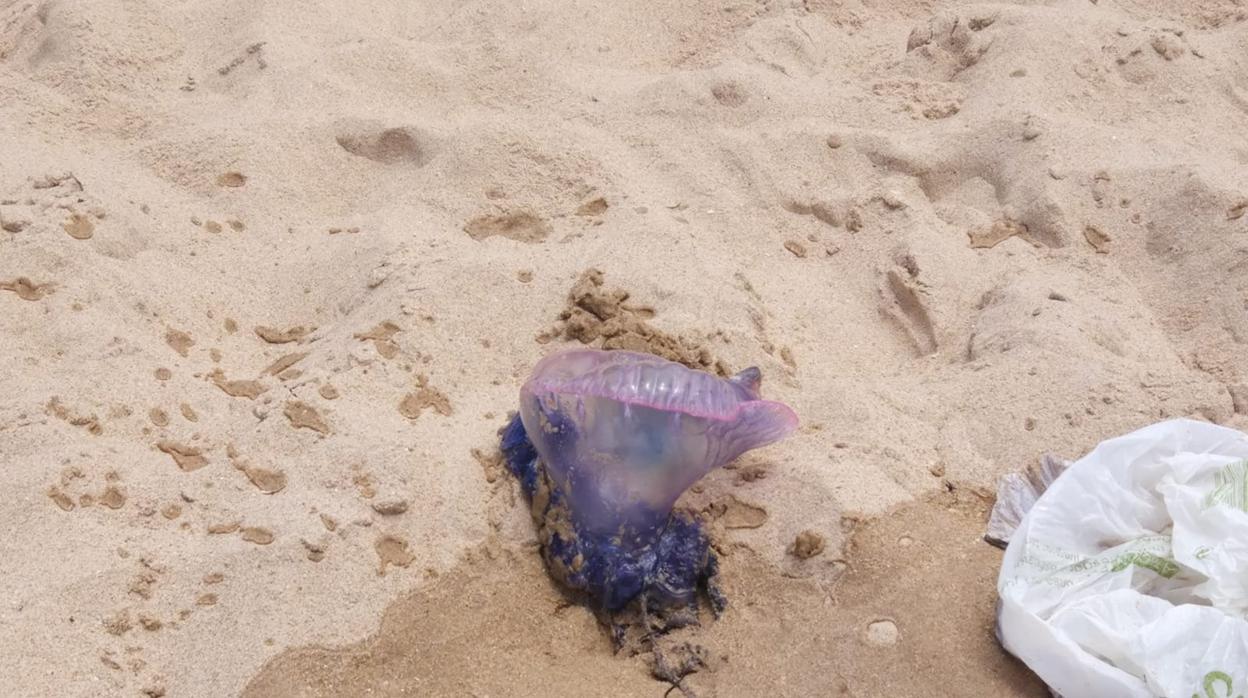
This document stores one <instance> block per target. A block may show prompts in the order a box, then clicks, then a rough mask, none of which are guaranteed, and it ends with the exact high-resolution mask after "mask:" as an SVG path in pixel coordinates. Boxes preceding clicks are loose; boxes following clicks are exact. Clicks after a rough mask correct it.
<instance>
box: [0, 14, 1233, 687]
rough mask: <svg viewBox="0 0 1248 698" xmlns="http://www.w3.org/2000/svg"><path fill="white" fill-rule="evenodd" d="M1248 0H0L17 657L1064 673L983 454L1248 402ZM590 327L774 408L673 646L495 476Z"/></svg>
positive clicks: (580, 682)
mask: <svg viewBox="0 0 1248 698" xmlns="http://www.w3.org/2000/svg"><path fill="white" fill-rule="evenodd" d="M1246 19H1248V8H1245V7H1244V4H1243V3H1242V2H1241V1H1240V0H1200V1H1199V2H1188V3H1170V2H1162V1H1161V0H1100V1H1099V2H1089V1H1088V0H1070V1H1061V2H1050V3H1021V4H992V5H963V4H955V3H940V2H918V1H911V0H901V1H899V2H883V1H875V0H844V1H838V0H805V1H800V0H793V1H783V2H732V1H727V2H724V1H720V2H709V1H702V0H694V1H686V2H661V3H620V2H606V1H605V0H581V1H574V2H557V1H556V0H534V1H532V2H516V3H479V2H469V3H439V2H420V3H416V2H400V1H398V0H376V1H372V2H365V3H348V2H336V3H327V2H321V3H311V2H286V3H276V2H233V1H232V2H224V3H220V2H218V3H207V2H184V3H175V4H170V3H158V2H152V1H150V0H129V1H127V2H119V3H72V2H64V1H60V2H58V1H45V2H40V1H36V0H9V1H8V2H5V3H3V4H0V346H2V347H3V354H2V355H3V357H4V366H5V368H4V370H3V371H0V396H3V397H0V488H2V490H3V491H4V492H5V498H4V506H3V507H0V530H2V531H3V532H4V535H3V536H2V537H0V557H2V558H3V559H4V566H3V571H0V590H2V591H3V594H2V595H0V596H2V599H0V626H2V627H4V628H6V629H7V632H6V633H5V637H4V638H3V639H0V643H2V644H0V647H2V648H3V652H2V655H0V656H3V657H5V661H3V662H0V685H4V686H5V687H6V689H5V690H6V692H9V693H10V694H11V695H31V696H34V695H55V696H113V695H116V696H146V697H149V698H153V697H157V696H233V695H247V696H254V697H261V696H359V695H384V696H391V695H413V696H415V695H421V696H425V695H456V696H469V695H471V696H487V695H490V696H501V695H517V696H545V695H579V696H622V695H627V696H656V697H657V696H663V695H665V694H666V693H667V692H668V691H669V690H671V689H673V683H672V682H671V681H666V680H663V679H662V678H657V677H656V674H660V675H661V674H664V673H665V672H664V671H662V669H663V668H664V667H665V666H667V667H668V668H670V666H671V665H672V664H673V663H674V662H675V663H679V661H680V660H681V659H688V658H689V657H696V658H697V659H699V660H700V665H699V666H697V667H696V671H694V672H693V673H690V674H688V675H686V676H685V677H684V678H683V679H682V680H680V683H679V688H680V689H681V690H683V691H685V692H686V693H687V694H688V695H697V696H756V695H786V696H787V695H793V696H811V695H821V696H822V695H828V696H837V695H843V696H888V697H889V698H898V697H901V696H930V695H948V696H984V695H994V696H1035V697H1037V698H1039V697H1041V696H1045V695H1047V694H1046V691H1045V689H1044V687H1043V686H1042V685H1041V684H1040V683H1039V682H1038V681H1037V680H1036V679H1035V678H1034V677H1032V676H1031V675H1030V674H1029V672H1027V670H1026V668H1025V667H1023V666H1022V665H1021V664H1019V663H1018V662H1016V661H1014V660H1013V659H1011V658H1010V657H1009V656H1008V655H1006V654H1005V653H1004V652H1003V651H1002V650H1001V649H1000V648H999V647H998V646H997V644H996V641H995V639H994V636H993V608H994V604H995V600H996V596H995V582H996V574H997V568H998V565H999V563H1000V557H1001V554H1000V551H998V550H996V549H995V548H992V547H990V546H988V545H986V544H985V543H983V541H982V540H981V536H982V534H983V529H984V524H985V521H986V518H987V512H988V510H989V509H990V507H991V505H992V500H993V492H994V486H995V482H996V479H997V478H998V477H999V476H1000V475H1001V474H1003V473H1006V472H1009V471H1012V470H1016V469H1018V468H1021V467H1024V466H1026V465H1028V464H1030V463H1033V462H1035V461H1036V459H1037V458H1038V457H1039V456H1040V455H1041V454H1042V453H1045V452H1053V453H1056V454H1058V455H1060V456H1062V457H1065V458H1075V457H1078V456H1080V455H1082V454H1083V453H1085V452H1086V451H1087V450H1088V449H1089V448H1091V447H1092V446H1093V445H1095V444H1096V443H1097V442H1098V441H1100V440H1102V439H1105V438H1108V437H1111V436H1115V435H1118V434H1121V433H1125V432H1127V431H1129V430H1132V429H1135V428H1137V427H1140V426H1144V425H1146V424H1149V423H1152V422H1155V421H1158V420H1160V419H1163V418H1167V417H1176V416H1190V417H1196V418H1201V419H1207V420H1210V421H1213V422H1217V423H1220V424H1226V425H1229V426H1233V427H1237V428H1240V429H1245V428H1248V361H1246V360H1245V359H1244V356H1245V352H1246V351H1248V347H1246V346H1245V345H1246V344H1248V300H1246V298H1248V167H1246V165H1248V138H1246V134H1248V61H1245V59H1244V56H1245V55H1248V21H1246ZM583 343H589V344H592V345H595V346H599V345H606V346H608V347H629V348H643V349H649V350H653V351H658V352H661V353H665V354H667V355H670V356H674V357H676V358H679V359H681V360H684V361H686V362H689V363H691V364H694V365H699V366H703V367H705V368H707V369H708V370H715V371H720V372H724V371H737V370H740V369H742V368H745V367H747V366H750V365H757V366H759V367H760V368H761V369H762V372H763V375H764V383H763V392H764V395H765V396H767V397H769V398H772V399H778V400H783V401H785V402H786V403H788V404H790V405H792V406H793V408H794V409H795V410H796V411H797V413H798V414H799V415H800V417H801V419H802V425H803V426H802V428H801V429H800V430H799V432H798V433H797V434H795V435H794V436H792V437H790V438H789V439H787V440H786V441H783V442H781V443H779V444H776V445H773V446H770V447H768V448H766V449H762V450H759V451H755V452H751V453H750V454H747V455H746V456H745V457H744V458H742V459H741V460H740V461H739V462H737V463H735V464H733V465H732V466H730V467H729V468H726V469H723V470H720V471H717V472H715V473H712V474H711V475H710V476H708V477H707V478H706V479H705V480H704V481H703V482H701V483H700V484H699V485H697V486H695V488H694V489H693V490H691V491H690V492H689V493H688V494H687V496H686V497H685V498H684V499H682V501H681V503H680V506H681V507H682V508H685V509H689V510H691V511H694V512H697V513H699V514H700V515H702V516H704V518H705V519H706V520H707V522H708V528H709V530H710V531H711V532H712V535H713V538H714V544H715V546H716V549H717V550H718V551H719V552H720V555H721V564H722V571H723V575H724V583H725V586H726V591H727V593H728V596H729V604H730V605H729V608H728V610H727V612H726V613H725V614H724V616H723V617H722V618H720V619H719V620H715V621H712V620H711V619H710V617H709V614H704V616H703V623H702V624H701V625H700V626H699V627H695V628H688V629H683V630H680V631H678V632H675V633H672V634H671V635H668V636H666V637H663V638H661V639H660V640H659V641H658V642H657V645H656V647H657V652H643V653H639V654H631V655H630V654H628V653H620V654H613V653H612V648H611V643H610V641H609V640H608V638H607V635H606V634H605V632H604V631H603V629H602V628H601V627H600V626H599V625H598V624H597V622H596V620H595V618H594V616H593V614H592V613H591V612H590V611H588V610H587V609H586V608H585V607H584V606H582V605H579V604H578V603H577V601H576V599H572V598H570V597H568V596H566V595H565V594H563V593H561V592H560V591H559V590H558V589H557V588H555V587H554V586H553V585H552V583H551V582H550V580H549V579H548V577H547V576H546V574H545V572H544V570H543V569H542V567H541V563H540V560H539V558H538V556H537V552H536V550H535V545H536V538H535V534H534V531H533V526H532V522H531V521H530V519H529V516H528V512H527V507H526V506H525V504H524V502H523V499H522V498H521V496H520V494H519V490H518V487H517V486H516V485H515V483H514V482H513V481H512V480H511V479H510V478H509V477H508V476H507V475H506V474H505V472H504V471H503V470H502V468H501V466H500V464H499V460H498V454H497V435H496V432H497V430H498V429H499V427H500V426H502V424H503V423H504V421H505V419H506V416H507V413H508V411H509V410H513V409H515V408H516V407H517V395H518V390H519V387H520V385H521V383H522V382H523V381H524V379H525V377H526V375H527V373H528V370H529V369H530V367H531V366H532V365H533V364H534V363H535V362H536V361H537V360H538V359H540V358H541V357H542V356H545V355H547V354H548V353H550V352H553V351H556V350H558V349H560V348H561V347H566V346H580V345H581V344H583ZM656 668H657V669H659V671H657V672H656V671H655V669H656ZM667 673H668V674H669V675H670V673H671V672H667ZM679 693H680V691H679V690H673V691H672V692H671V695H677V694H679Z"/></svg>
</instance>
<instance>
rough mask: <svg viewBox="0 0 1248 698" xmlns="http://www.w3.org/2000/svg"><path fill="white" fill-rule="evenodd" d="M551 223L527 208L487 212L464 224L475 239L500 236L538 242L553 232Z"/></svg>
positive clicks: (469, 235) (470, 235)
mask: <svg viewBox="0 0 1248 698" xmlns="http://www.w3.org/2000/svg"><path fill="white" fill-rule="evenodd" d="M551 230H552V229H551V227H550V224H549V223H547V222H546V221H545V220H543V219H542V218H540V217H539V216H538V215H537V214H536V213H533V212H532V211H529V210H527V209H518V210H514V211H506V212H503V213H486V214H482V215H479V216H477V217H476V218H473V219H472V220H470V221H468V222H467V223H465V224H464V232H465V233H468V237H470V238H472V239H473V240H477V241H480V240H484V239H486V238H489V237H494V236H496V235H497V236H500V237H505V238H507V239H509V240H515V241H517V242H527V243H537V242H541V241H543V240H545V239H546V237H547V236H548V235H550V233H551Z"/></svg>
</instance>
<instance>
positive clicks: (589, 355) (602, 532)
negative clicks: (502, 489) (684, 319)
mask: <svg viewBox="0 0 1248 698" xmlns="http://www.w3.org/2000/svg"><path fill="white" fill-rule="evenodd" d="M761 378H762V374H761V373H760V372H759V370H758V369H757V368H749V369H746V370H745V371H742V372H741V373H739V374H737V375H736V376H734V377H732V378H729V379H722V378H718V377H716V376H713V375H711V374H709V373H705V372H702V371H695V370H693V369H689V368H686V367H685V366H683V365H681V364H678V363H675V362H672V361H667V360H666V359H662V358H659V357H657V356H653V355H651V354H643V353H637V352H628V351H601V350H597V349H576V350H570V351H564V352H561V353H558V354H554V355H552V356H549V357H547V358H546V359H544V360H542V361H541V362H539V363H538V364H537V366H536V367H535V368H534V369H533V373H532V375H531V376H530V377H529V379H528V381H527V382H526V383H525V384H524V387H523V388H522V389H521V391H520V411H519V414H517V415H513V416H512V418H511V420H510V422H509V423H508V424H507V426H506V427H504V428H503V430H502V431H501V435H502V451H503V454H504V456H505V457H506V462H507V467H508V469H509V470H510V471H511V473H512V474H513V475H515V476H516V478H517V479H518V480H519V481H520V485H521V488H522V489H523V490H524V493H525V496H526V497H528V499H529V501H530V504H531V510H532V514H533V518H534V520H535V522H536V523H537V526H538V537H539V539H540V542H541V550H542V557H543V559H544V560H545V562H546V565H547V568H548V570H549V571H550V574H551V575H552V576H553V577H554V578H555V579H556V580H557V581H558V582H560V583H561V584H563V585H564V586H565V587H567V588H569V589H572V590H576V591H581V592H584V593H586V594H588V595H589V597H591V598H592V599H593V600H594V601H595V602H596V603H597V604H598V606H599V608H600V609H601V610H603V611H607V612H609V613H615V612H617V611H620V610H622V609H624V608H625V607H626V606H628V605H629V604H630V602H633V601H634V600H637V601H639V602H640V605H641V609H642V610H643V612H649V611H659V612H673V613H681V612H687V611H688V610H689V609H690V608H692V609H694V610H695V611H696V608H697V600H698V597H697V593H698V589H699V588H702V589H704V590H705V591H706V593H707V596H708V597H709V599H710V602H711V607H712V609H713V610H714V611H715V613H716V614H718V613H719V612H720V611H721V610H723V608H724V605H725V604H726V600H725V599H724V597H723V595H722V593H721V592H720V591H719V589H718V587H717V585H716V583H715V576H716V572H717V569H718V567H717V565H718V563H717V560H716V557H715V554H714V552H712V551H711V549H710V544H709V541H708V539H707V536H706V534H705V533H704V532H703V531H702V528H701V526H700V524H699V523H698V522H697V521H696V520H695V519H693V518H692V517H690V516H689V515H688V514H685V513H673V511H672V507H673V506H674V505H675V503H676V500H677V499H678V498H679V497H680V495H681V494H682V493H683V492H684V491H685V490H686V489H688V488H689V487H690V486H691V485H693V484H694V483H695V482H697V481H698V480H699V479H701V478H702V476H703V475H706V474H707V473H708V472H710V471H711V470H713V469H714V468H717V467H720V466H722V465H725V464H727V463H729V462H730V461H732V460H733V459H735V458H736V457H738V456H740V455H741V454H743V453H745V452H746V451H748V450H750V449H754V448H759V447H761V446H765V445H767V444H770V443H773V442H775V441H778V440H780V439H782V438H784V437H785V436H786V435H788V434H789V433H791V432H792V431H793V430H794V429H795V428H796V427H797V415H796V414H794V413H793V410H791V409H789V408H788V407H787V406H785V405H783V404H781V403H779V402H773V401H768V400H763V399H761V398H760V397H759V384H760V382H761Z"/></svg>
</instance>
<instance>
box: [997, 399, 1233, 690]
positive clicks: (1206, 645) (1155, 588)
mask: <svg viewBox="0 0 1248 698" xmlns="http://www.w3.org/2000/svg"><path fill="white" fill-rule="evenodd" d="M997 591H998V592H999V593H1000V596H1001V603H1000V606H999V613H998V619H997V622H998V627H997V632H998V636H999V637H1000V639H1001V643H1002V645H1004V647H1005V648H1006V650H1008V651H1009V652H1010V653H1011V654H1013V655H1015V656H1017V657H1018V658H1019V659H1021V660H1023V662H1025V663H1026V664H1027V665H1028V666H1029V667H1031V669H1032V670H1033V671H1035V672H1036V674H1038V675H1039V676H1040V678H1041V679H1043V680H1044V682H1045V683H1046V684H1048V685H1049V687H1050V688H1051V689H1052V690H1053V691H1054V692H1055V693H1057V694H1059V695H1061V696H1063V698H1118V697H1120V696H1130V697H1131V698H1136V697H1138V698H1149V697H1150V696H1167V697H1168V698H1241V697H1243V696H1248V620H1245V618H1246V616H1248V435H1246V434H1243V433H1241V432H1238V431H1235V430H1234V429H1227V428H1225V427H1219V426H1215V425H1212V424H1206V423H1204V422H1197V421H1192V420H1174V421H1169V422H1163V423H1160V424H1154V425H1153V426H1150V427H1145V428H1144V429H1140V430H1139V431H1136V432H1133V433H1131V434H1128V435H1126V436H1122V437H1119V438H1116V439H1111V440H1109V441H1105V442H1103V443H1101V444H1100V445H1098V446H1097V447H1096V448H1095V449H1093V451H1092V452H1091V453H1089V454H1088V455H1087V456H1084V457H1083V458H1082V459H1080V460H1078V461H1075V462H1074V463H1073V464H1071V465H1070V467H1069V468H1068V469H1067V470H1066V472H1065V473H1064V474H1062V475H1061V476H1060V477H1058V478H1057V479H1056V481H1054V482H1053V484H1052V485H1051V486H1049V487H1048V489H1047V490H1045V491H1044V493H1043V494H1042V495H1040V497H1039V499H1038V500H1036V502H1035V504H1034V506H1032V507H1031V509H1030V511H1028V512H1027V514H1026V516H1025V517H1024V518H1023V520H1022V523H1021V525H1020V526H1019V527H1018V529H1017V531H1015V532H1014V533H1013V535H1012V536H1010V537H1009V546H1008V547H1007V549H1006V553H1005V558H1004V560H1003V561H1002V565H1001V576H1000V577H999V578H998V580H997Z"/></svg>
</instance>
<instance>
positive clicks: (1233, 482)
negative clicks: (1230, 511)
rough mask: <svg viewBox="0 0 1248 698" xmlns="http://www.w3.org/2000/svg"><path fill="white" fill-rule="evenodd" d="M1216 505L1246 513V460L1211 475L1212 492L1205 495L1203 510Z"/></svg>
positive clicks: (1247, 503)
mask: <svg viewBox="0 0 1248 698" xmlns="http://www.w3.org/2000/svg"><path fill="white" fill-rule="evenodd" d="M1218 504H1225V505H1226V506H1228V507H1234V508H1236V509H1239V510H1240V511H1248V460H1241V461H1239V462H1238V463H1231V464H1230V465H1228V466H1226V467H1224V468H1222V469H1221V470H1219V471H1218V472H1216V473H1214V474H1213V491H1212V492H1210V493H1209V494H1207V495H1205V507H1204V508H1206V509H1208V508H1210V507H1213V506H1215V505H1218Z"/></svg>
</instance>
